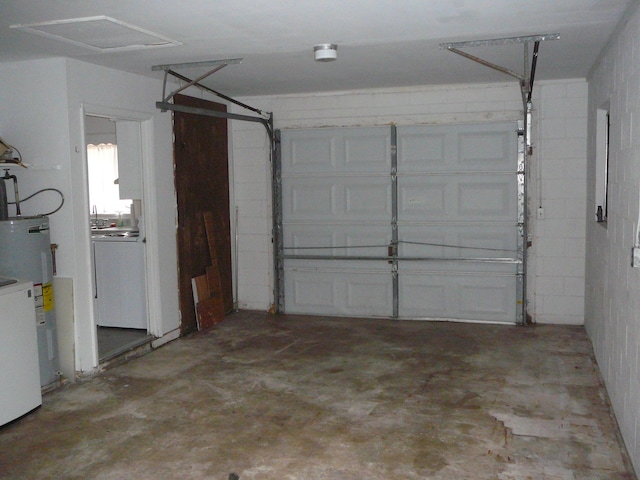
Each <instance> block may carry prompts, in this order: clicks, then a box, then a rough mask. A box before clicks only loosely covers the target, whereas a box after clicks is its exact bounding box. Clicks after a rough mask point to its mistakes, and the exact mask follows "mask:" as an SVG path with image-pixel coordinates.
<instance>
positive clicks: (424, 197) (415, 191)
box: [398, 177, 450, 221]
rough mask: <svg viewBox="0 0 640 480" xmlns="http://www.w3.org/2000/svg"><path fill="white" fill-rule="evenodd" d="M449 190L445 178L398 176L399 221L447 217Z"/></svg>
mask: <svg viewBox="0 0 640 480" xmlns="http://www.w3.org/2000/svg"><path fill="white" fill-rule="evenodd" d="M449 190H450V187H449V185H448V184H447V181H446V179H445V178H427V177H421V178H408V177H402V178H398V221H403V220H405V221H406V220H427V219H429V220H437V219H443V218H446V217H447V216H448V215H449V214H448V212H447V208H446V207H447V205H448V204H449V203H450V202H447V196H448V195H450V194H449Z"/></svg>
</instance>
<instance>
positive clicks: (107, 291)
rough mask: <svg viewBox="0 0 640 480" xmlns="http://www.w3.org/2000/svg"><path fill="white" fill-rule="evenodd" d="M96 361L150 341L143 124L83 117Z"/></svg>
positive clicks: (110, 357)
mask: <svg viewBox="0 0 640 480" xmlns="http://www.w3.org/2000/svg"><path fill="white" fill-rule="evenodd" d="M85 136H86V138H85V143H86V148H87V173H88V175H87V176H88V191H89V207H88V209H87V211H88V212H89V215H90V232H88V234H89V235H90V238H91V257H92V258H91V260H92V280H93V307H94V319H95V328H96V332H97V346H98V361H99V362H105V361H107V360H110V359H112V358H114V357H116V356H118V355H120V354H122V353H124V352H127V351H129V350H131V349H133V348H135V347H138V346H140V345H143V344H145V343H147V342H149V341H151V340H152V338H153V337H152V336H151V335H149V329H148V318H147V294H146V283H147V282H146V268H145V248H144V242H145V234H144V227H143V223H144V222H142V218H143V205H142V197H143V195H142V181H141V155H140V145H141V142H140V122H137V121H130V120H125V119H113V118H106V117H101V116H93V115H86V116H85Z"/></svg>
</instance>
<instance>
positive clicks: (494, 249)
mask: <svg viewBox="0 0 640 480" xmlns="http://www.w3.org/2000/svg"><path fill="white" fill-rule="evenodd" d="M518 139H519V137H518V134H517V125H516V124H514V123H507V124H504V123H502V124H480V125H455V126H451V125H448V126H411V127H397V128H396V127H394V126H391V127H370V128H336V129H305V130H285V131H282V132H281V150H280V151H281V155H280V157H281V158H280V159H279V162H278V166H277V167H279V168H277V169H276V171H277V173H279V175H277V177H278V178H276V182H275V185H276V186H277V188H276V196H277V198H278V200H279V201H276V205H279V207H280V208H278V209H277V211H276V224H277V225H276V229H277V230H278V231H279V232H281V235H280V236H278V237H277V238H278V239H279V241H278V242H277V243H278V245H276V250H277V255H276V263H277V266H278V267H279V269H278V273H279V275H278V277H280V278H279V287H280V288H279V298H278V299H277V300H278V302H279V303H280V310H281V311H284V312H287V313H310V314H324V315H349V316H383V317H395V318H412V319H453V320H471V321H489V322H501V323H520V322H521V321H522V314H523V309H522V304H523V262H522V249H523V243H522V239H523V224H522V218H523V214H522V209H523V199H524V177H523V175H522V174H521V172H520V173H519V171H518V170H521V168H519V166H521V162H520V161H519V155H518V153H519V151H518V150H519V149H518V145H519V144H521V142H519V141H518ZM277 161H278V160H277Z"/></svg>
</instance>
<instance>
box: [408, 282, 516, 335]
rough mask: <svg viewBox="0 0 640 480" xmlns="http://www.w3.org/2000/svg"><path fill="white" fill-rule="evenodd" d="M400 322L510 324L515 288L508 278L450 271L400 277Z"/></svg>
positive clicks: (514, 301)
mask: <svg viewBox="0 0 640 480" xmlns="http://www.w3.org/2000/svg"><path fill="white" fill-rule="evenodd" d="M399 291H400V292H401V294H400V298H399V304H400V312H399V313H400V317H401V318H442V319H461V320H481V321H489V322H497V323H513V319H514V317H515V314H516V292H515V284H514V282H513V281H512V278H511V277H510V276H508V275H500V274H494V275H492V274H489V273H486V272H484V273H477V274H476V275H471V274H469V273H468V272H467V274H459V273H455V272H450V271H437V272H429V271H416V272H405V273H402V274H400V276H399Z"/></svg>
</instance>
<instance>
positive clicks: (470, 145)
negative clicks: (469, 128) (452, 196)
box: [458, 126, 517, 171]
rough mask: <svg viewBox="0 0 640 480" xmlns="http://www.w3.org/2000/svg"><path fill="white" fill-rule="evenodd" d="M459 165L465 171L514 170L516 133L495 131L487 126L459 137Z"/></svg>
mask: <svg viewBox="0 0 640 480" xmlns="http://www.w3.org/2000/svg"><path fill="white" fill-rule="evenodd" d="M458 145H459V155H458V164H459V166H460V168H462V169H465V170H489V169H491V170H496V171H501V170H506V171H509V170H512V169H513V166H514V158H515V157H516V147H517V146H516V144H515V142H514V131H506V132H505V131H503V130H502V131H494V130H493V129H489V128H487V127H486V126H484V127H480V129H479V131H475V132H465V133H461V134H459V137H458Z"/></svg>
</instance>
